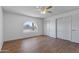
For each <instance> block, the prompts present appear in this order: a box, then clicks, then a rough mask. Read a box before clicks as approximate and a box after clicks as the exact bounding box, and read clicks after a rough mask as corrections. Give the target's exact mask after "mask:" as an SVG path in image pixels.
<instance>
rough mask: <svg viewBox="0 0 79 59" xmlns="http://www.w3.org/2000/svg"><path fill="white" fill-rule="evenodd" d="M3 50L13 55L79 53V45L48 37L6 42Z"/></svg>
mask: <svg viewBox="0 0 79 59" xmlns="http://www.w3.org/2000/svg"><path fill="white" fill-rule="evenodd" d="M2 50H8V51H9V52H11V53H78V52H79V44H78V43H74V42H70V41H67V40H62V39H55V38H51V37H48V36H37V37H33V38H28V39H21V40H15V41H8V42H4V45H3V48H2Z"/></svg>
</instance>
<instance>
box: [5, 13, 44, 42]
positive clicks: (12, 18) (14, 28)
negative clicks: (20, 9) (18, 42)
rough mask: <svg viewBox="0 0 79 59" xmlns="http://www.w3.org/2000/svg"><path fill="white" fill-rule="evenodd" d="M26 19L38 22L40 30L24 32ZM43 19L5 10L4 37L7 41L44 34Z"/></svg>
mask: <svg viewBox="0 0 79 59" xmlns="http://www.w3.org/2000/svg"><path fill="white" fill-rule="evenodd" d="M26 21H33V22H36V23H37V25H38V32H36V33H23V23H24V22H26ZM42 21H43V20H41V19H38V18H33V17H27V16H24V15H19V14H15V13H9V12H4V29H5V30H4V39H5V41H8V40H14V39H18V38H27V37H32V36H37V35H42V34H43V28H42V26H43V22H42Z"/></svg>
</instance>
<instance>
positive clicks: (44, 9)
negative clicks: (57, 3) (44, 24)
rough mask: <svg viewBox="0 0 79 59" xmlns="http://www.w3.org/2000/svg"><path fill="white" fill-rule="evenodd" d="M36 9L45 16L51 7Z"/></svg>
mask: <svg viewBox="0 0 79 59" xmlns="http://www.w3.org/2000/svg"><path fill="white" fill-rule="evenodd" d="M36 8H38V9H40V12H41V14H46V13H47V12H48V10H49V9H50V8H52V6H38V7H36Z"/></svg>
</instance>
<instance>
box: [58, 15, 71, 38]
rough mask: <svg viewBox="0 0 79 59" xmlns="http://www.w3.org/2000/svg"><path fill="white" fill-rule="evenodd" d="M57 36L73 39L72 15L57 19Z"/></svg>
mask: <svg viewBox="0 0 79 59" xmlns="http://www.w3.org/2000/svg"><path fill="white" fill-rule="evenodd" d="M57 38H61V39H65V40H71V17H70V16H66V17H62V18H59V19H58V20H57Z"/></svg>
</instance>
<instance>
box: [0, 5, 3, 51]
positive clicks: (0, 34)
mask: <svg viewBox="0 0 79 59" xmlns="http://www.w3.org/2000/svg"><path fill="white" fill-rule="evenodd" d="M2 45H3V12H2V7H1V6H0V50H1V48H2Z"/></svg>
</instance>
